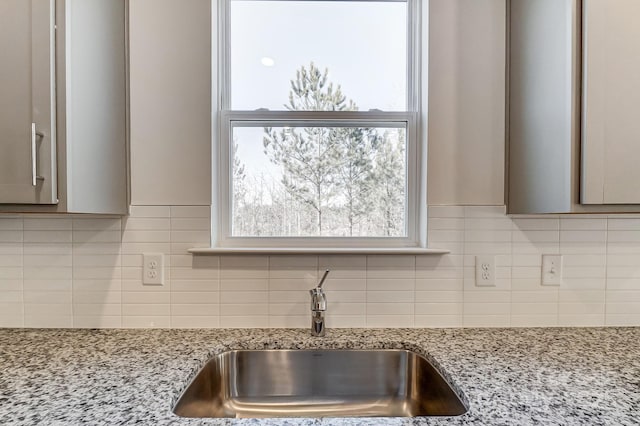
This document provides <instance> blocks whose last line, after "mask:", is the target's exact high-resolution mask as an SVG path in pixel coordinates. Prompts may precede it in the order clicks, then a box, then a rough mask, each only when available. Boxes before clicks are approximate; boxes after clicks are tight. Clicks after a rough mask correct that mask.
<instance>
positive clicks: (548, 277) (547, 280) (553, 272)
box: [542, 254, 562, 286]
mask: <svg viewBox="0 0 640 426" xmlns="http://www.w3.org/2000/svg"><path fill="white" fill-rule="evenodd" d="M560 284H562V256H561V255H559V254H543V255H542V285H553V286H558V285H560Z"/></svg>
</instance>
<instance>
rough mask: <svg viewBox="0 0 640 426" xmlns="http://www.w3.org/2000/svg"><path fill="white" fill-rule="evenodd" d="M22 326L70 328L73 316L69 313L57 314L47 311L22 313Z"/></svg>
mask: <svg viewBox="0 0 640 426" xmlns="http://www.w3.org/2000/svg"><path fill="white" fill-rule="evenodd" d="M24 326H25V327H27V328H71V327H73V317H72V316H71V315H66V316H57V315H51V314H49V313H44V314H39V313H35V314H27V313H26V312H25V315H24Z"/></svg>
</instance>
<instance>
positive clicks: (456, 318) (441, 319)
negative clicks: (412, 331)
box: [415, 315, 462, 328]
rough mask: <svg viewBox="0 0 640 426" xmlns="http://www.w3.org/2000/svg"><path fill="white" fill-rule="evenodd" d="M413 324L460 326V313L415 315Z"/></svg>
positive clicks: (443, 326)
mask: <svg viewBox="0 0 640 426" xmlns="http://www.w3.org/2000/svg"><path fill="white" fill-rule="evenodd" d="M415 326H416V327H425V328H454V327H462V315H416V317H415Z"/></svg>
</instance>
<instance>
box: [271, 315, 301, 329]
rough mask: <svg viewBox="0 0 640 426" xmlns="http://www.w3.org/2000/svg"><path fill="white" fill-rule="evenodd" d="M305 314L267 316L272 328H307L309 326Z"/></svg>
mask: <svg viewBox="0 0 640 426" xmlns="http://www.w3.org/2000/svg"><path fill="white" fill-rule="evenodd" d="M309 321H310V319H309V317H308V316H307V315H287V316H279V315H272V316H270V317H269V327H273V328H307V327H309Z"/></svg>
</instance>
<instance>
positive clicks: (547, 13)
mask: <svg viewBox="0 0 640 426" xmlns="http://www.w3.org/2000/svg"><path fill="white" fill-rule="evenodd" d="M509 5H510V7H509V14H508V24H509V40H508V46H509V49H508V63H509V67H508V70H509V72H508V81H509V89H508V93H509V96H508V123H509V125H508V132H507V134H508V162H507V169H508V170H507V176H508V179H507V211H508V212H509V213H512V214H519V213H522V214H531V213H574V212H575V213H599V212H638V211H640V161H638V160H639V159H640V80H639V79H638V76H639V75H640V26H638V25H637V22H638V19H639V18H640V1H638V0H584V1H581V0H514V1H510V2H509Z"/></svg>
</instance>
